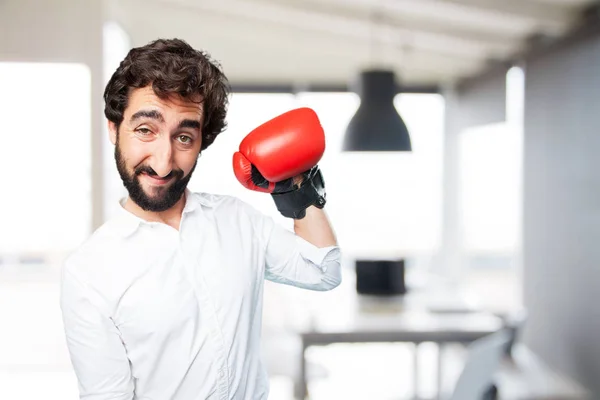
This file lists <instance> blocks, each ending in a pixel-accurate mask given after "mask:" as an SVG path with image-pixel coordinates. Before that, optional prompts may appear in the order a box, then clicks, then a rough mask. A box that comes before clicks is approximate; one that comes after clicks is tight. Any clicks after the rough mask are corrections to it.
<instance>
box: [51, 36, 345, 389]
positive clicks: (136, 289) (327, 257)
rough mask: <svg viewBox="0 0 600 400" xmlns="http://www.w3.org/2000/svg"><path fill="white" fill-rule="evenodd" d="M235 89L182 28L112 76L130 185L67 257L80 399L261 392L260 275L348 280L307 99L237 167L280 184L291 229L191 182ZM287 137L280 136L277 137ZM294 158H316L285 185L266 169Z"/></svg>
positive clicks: (243, 177)
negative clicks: (112, 213)
mask: <svg viewBox="0 0 600 400" xmlns="http://www.w3.org/2000/svg"><path fill="white" fill-rule="evenodd" d="M227 96H228V83H227V79H226V78H225V76H224V74H223V73H222V71H221V70H220V68H219V67H218V66H217V65H216V64H215V63H214V62H212V61H211V60H210V59H209V57H208V55H206V54H205V53H203V52H200V51H196V50H194V49H193V48H191V47H190V46H189V45H188V44H187V43H185V42H183V41H181V40H157V41H155V42H152V43H150V44H148V45H146V46H144V47H140V48H135V49H132V50H131V51H130V52H129V54H128V55H127V57H126V58H125V59H124V60H123V62H122V63H121V64H120V66H119V68H118V69H117V70H116V72H115V73H114V75H113V76H112V78H111V80H110V81H109V83H108V85H107V87H106V90H105V94H104V98H105V102H106V107H105V115H106V117H107V119H108V126H109V132H110V139H111V141H112V143H113V144H115V159H116V163H117V168H118V171H119V174H120V176H121V179H122V180H123V183H124V185H125V187H126V188H127V191H128V192H129V196H128V197H127V198H126V199H123V200H121V203H120V204H121V207H120V209H119V214H118V215H117V216H116V217H115V218H113V219H111V220H109V221H108V222H106V223H105V224H104V225H103V226H102V227H100V228H99V229H98V230H97V231H96V232H94V234H93V235H92V236H91V238H90V239H89V240H87V241H86V242H85V243H84V244H83V245H82V246H81V247H80V248H79V249H77V250H76V251H75V252H74V253H73V254H72V255H70V257H69V258H68V259H67V261H66V263H65V266H64V268H63V276H62V291H61V308H62V313H63V319H64V326H65V332H66V338H67V344H68V348H69V352H70V355H71V360H72V363H73V367H74V369H75V373H76V376H77V380H78V383H79V392H80V398H81V399H85V400H109V399H110V400H126V399H127V400H129V399H140V400H141V399H148V400H149V399H153V400H192V399H193V400H197V399H198V400H199V399H266V398H267V396H268V377H267V375H266V372H265V368H264V367H263V365H262V363H261V360H260V354H259V353H260V330H261V316H262V295H263V283H264V279H265V278H266V279H270V280H272V281H275V282H280V283H285V284H290V285H294V286H298V287H302V288H306V289H311V290H330V289H332V288H334V287H336V286H337V285H338V284H339V283H340V281H341V275H340V252H339V249H338V247H337V243H336V239H335V236H334V233H333V230H332V228H331V226H330V225H329V222H328V219H327V216H326V215H325V213H324V211H323V210H322V207H323V205H324V187H323V186H324V185H323V181H322V178H321V175H320V172H319V171H318V167H316V166H313V165H311V160H312V161H314V160H316V158H318V155H317V157H316V158H315V154H313V153H311V154H308V153H307V155H306V157H304V156H303V155H302V154H303V153H302V152H303V151H304V150H302V149H303V148H306V147H307V143H311V140H312V139H313V137H314V138H316V139H315V140H317V139H318V140H321V139H319V138H318V134H315V132H317V131H316V130H315V129H316V128H317V127H316V125H315V120H314V118H315V117H311V115H309V114H307V112H306V109H304V110H299V111H298V112H292V113H291V114H287V115H283V116H282V117H281V118H279V119H276V123H274V124H270V125H269V124H266V125H264V126H261V127H259V128H257V130H256V132H253V133H252V135H253V136H251V135H248V137H247V138H246V139H245V140H244V142H245V143H243V144H244V146H241V147H240V152H239V153H236V155H235V165H234V170H235V174H236V176H237V177H238V179H240V182H242V184H244V185H245V186H246V187H248V188H250V189H254V190H259V191H263V192H268V193H271V195H272V196H273V198H274V200H275V204H276V206H277V208H278V209H279V210H280V211H281V212H282V214H284V215H286V216H290V217H292V218H294V231H295V234H294V233H292V232H290V231H288V230H285V229H283V228H282V227H280V226H278V225H276V224H275V223H274V222H273V220H272V219H270V218H268V217H266V216H264V215H262V214H260V213H259V212H257V211H255V210H254V209H253V208H251V207H250V206H248V205H246V204H245V203H243V202H241V201H240V200H238V199H236V198H234V197H231V196H224V195H211V194H206V193H192V192H190V191H189V190H188V189H187V188H186V186H187V183H188V182H189V180H190V177H191V176H192V173H193V171H194V168H195V167H196V161H197V159H198V156H199V155H200V153H201V152H202V151H204V150H205V149H207V148H208V147H209V146H210V144H211V143H212V142H213V141H214V140H215V138H216V137H217V136H218V135H219V134H220V132H221V131H222V130H223V129H224V127H225V115H226V105H227ZM311 118H313V119H311ZM319 127H320V126H319ZM278 130H281V132H279V131H278ZM290 132H292V133H293V132H297V134H296V136H295V137H294V136H293V135H292V136H291V139H290V136H289V134H290ZM283 133H285V134H286V138H287V139H285V140H283V141H284V142H286V143H284V146H285V147H286V148H284V149H282V148H281V147H280V148H269V146H271V145H272V143H274V142H279V143H280V144H281V142H282V140H279V139H280V138H281V137H282V136H278V135H282V134H283ZM311 135H312V136H311ZM273 138H275V139H276V140H272V139H273ZM278 138H279V139H278ZM242 147H244V148H242ZM308 147H311V146H308ZM312 147H313V148H314V147H315V146H312ZM317 147H318V146H317ZM310 151H313V150H310ZM310 151H309V153H310ZM277 154H279V156H282V155H283V156H284V157H286V162H283V161H282V160H281V159H280V160H279V161H277V159H276V157H275V158H273V157H272V156H274V155H277ZM285 154H288V155H289V156H285ZM298 154H300V155H301V156H300V159H299V158H298ZM261 155H262V156H261ZM261 157H263V158H262V159H261ZM302 158H303V159H302ZM273 160H275V161H273ZM290 160H292V161H290ZM293 160H300V161H293ZM290 163H291V164H290ZM294 163H295V164H294ZM302 163H304V165H302ZM299 167H302V168H307V169H306V171H304V172H303V173H301V174H295V175H293V176H286V177H285V179H283V180H282V181H269V177H268V176H266V173H265V176H263V175H262V174H261V170H263V171H268V170H271V171H273V170H277V169H279V170H280V171H279V172H282V171H281V170H282V169H283V172H286V170H287V172H290V171H293V170H294V168H296V169H297V168H299ZM201 173H206V174H208V173H220V174H224V173H229V171H202V172H201ZM288 175H289V174H288ZM282 177H283V175H282ZM265 195H267V194H265Z"/></svg>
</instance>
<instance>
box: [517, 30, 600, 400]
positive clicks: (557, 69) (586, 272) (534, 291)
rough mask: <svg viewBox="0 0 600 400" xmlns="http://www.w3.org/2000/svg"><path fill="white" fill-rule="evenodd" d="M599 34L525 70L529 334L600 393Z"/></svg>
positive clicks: (539, 348)
mask: <svg viewBox="0 0 600 400" xmlns="http://www.w3.org/2000/svg"><path fill="white" fill-rule="evenodd" d="M599 71H600V35H598V34H597V35H596V37H593V38H588V39H587V40H585V41H583V42H580V43H579V44H576V45H573V46H571V47H568V48H564V49H562V50H557V51H555V52H553V53H552V54H548V55H546V56H543V57H541V58H537V59H535V60H533V61H530V62H529V63H528V64H527V66H526V87H525V148H524V158H525V159H524V163H525V164H524V165H525V176H524V209H523V211H524V247H523V256H524V258H523V266H524V281H525V282H524V302H525V305H526V307H527V308H528V309H529V314H530V320H529V322H528V325H527V328H526V334H525V339H526V341H527V342H528V344H529V345H530V346H531V347H532V348H533V350H535V351H536V352H538V353H539V354H540V355H541V356H542V357H543V358H545V359H546V360H547V361H548V362H549V363H550V364H551V365H552V366H553V367H555V368H557V369H559V370H562V371H565V372H567V373H569V374H570V375H572V376H573V377H574V378H576V379H578V380H580V381H581V382H582V383H583V384H585V385H587V386H589V387H590V388H592V389H594V390H595V394H596V396H595V398H597V397H598V396H600V381H599V380H598V377H599V376H600V339H599V338H600V323H599V322H598V321H600V307H598V292H599V291H600V245H599V243H598V241H599V240H600V163H599V155H600V134H599V132H600V112H599V111H600V73H599Z"/></svg>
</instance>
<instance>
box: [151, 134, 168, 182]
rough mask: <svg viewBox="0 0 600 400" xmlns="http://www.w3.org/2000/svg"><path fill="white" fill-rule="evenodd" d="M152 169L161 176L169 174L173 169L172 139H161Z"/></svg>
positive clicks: (155, 152)
mask: <svg viewBox="0 0 600 400" xmlns="http://www.w3.org/2000/svg"><path fill="white" fill-rule="evenodd" d="M153 158H154V160H153V162H152V169H153V170H154V172H156V173H157V174H158V176H159V177H160V178H164V177H165V176H167V175H169V174H170V173H171V171H172V170H173V148H172V145H171V141H169V140H160V141H159V143H157V146H156V149H155V151H154V157H153Z"/></svg>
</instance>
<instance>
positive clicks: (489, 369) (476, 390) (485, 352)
mask: <svg viewBox="0 0 600 400" xmlns="http://www.w3.org/2000/svg"><path fill="white" fill-rule="evenodd" d="M510 339H511V335H510V332H509V331H507V330H506V329H503V330H500V331H498V332H496V333H493V334H491V335H488V336H486V337H483V338H481V339H479V340H476V341H475V342H473V343H471V344H470V345H469V347H468V353H467V359H466V361H465V366H464V368H463V370H462V372H461V374H460V376H459V377H458V380H457V382H456V385H455V386H454V390H453V392H452V395H451V396H450V398H449V400H492V399H494V398H495V395H496V390H495V386H494V374H495V373H496V371H497V369H498V367H499V366H500V362H501V361H502V358H503V357H504V356H505V354H506V353H505V349H506V346H507V345H508V343H509V341H510Z"/></svg>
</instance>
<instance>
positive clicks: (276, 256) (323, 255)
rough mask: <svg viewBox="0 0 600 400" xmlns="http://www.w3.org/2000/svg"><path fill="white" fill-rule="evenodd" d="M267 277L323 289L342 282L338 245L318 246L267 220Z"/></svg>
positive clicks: (279, 281)
mask: <svg viewBox="0 0 600 400" xmlns="http://www.w3.org/2000/svg"><path fill="white" fill-rule="evenodd" d="M269 222H270V224H267V225H271V229H270V230H269V234H268V236H267V237H268V239H267V245H266V265H265V277H266V279H268V280H270V281H273V282H277V283H283V284H286V285H292V286H296V287H299V288H303V289H310V290H319V291H326V290H331V289H333V288H335V287H337V286H338V285H339V284H340V283H341V281H342V274H341V268H340V258H341V252H340V249H339V247H338V246H330V247H324V248H318V247H316V246H314V245H313V244H311V243H309V242H308V241H306V240H304V239H303V238H301V237H300V236H297V235H296V234H294V233H293V232H290V231H289V230H287V229H284V228H283V227H281V226H279V225H277V224H275V223H274V222H273V221H272V220H269Z"/></svg>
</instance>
